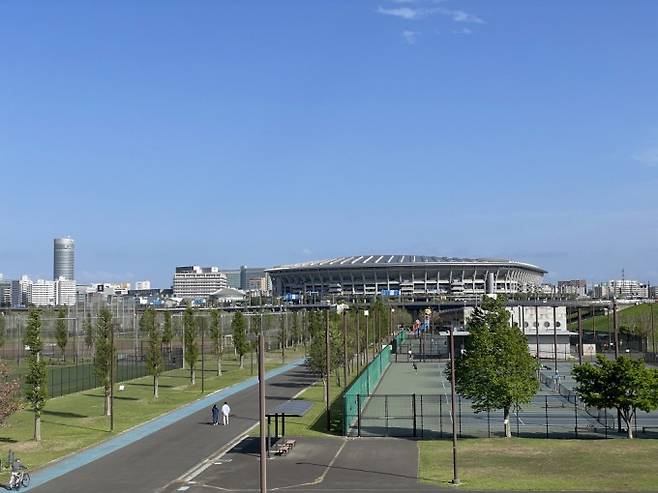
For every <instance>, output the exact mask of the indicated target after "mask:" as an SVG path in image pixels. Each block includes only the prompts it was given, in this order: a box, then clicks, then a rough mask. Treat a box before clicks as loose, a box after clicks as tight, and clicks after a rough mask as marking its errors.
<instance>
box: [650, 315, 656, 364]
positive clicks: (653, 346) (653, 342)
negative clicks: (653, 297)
mask: <svg viewBox="0 0 658 493" xmlns="http://www.w3.org/2000/svg"><path fill="white" fill-rule="evenodd" d="M654 303H655V302H654ZM654 303H651V305H649V310H651V349H652V351H653V353H654V355H653V356H654V361H655V360H656V328H655V327H654V326H653V305H654Z"/></svg>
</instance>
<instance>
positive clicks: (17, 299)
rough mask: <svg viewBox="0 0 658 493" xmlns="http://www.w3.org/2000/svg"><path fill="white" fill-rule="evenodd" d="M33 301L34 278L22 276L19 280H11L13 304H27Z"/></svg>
mask: <svg viewBox="0 0 658 493" xmlns="http://www.w3.org/2000/svg"><path fill="white" fill-rule="evenodd" d="M31 302H32V280H31V279H30V278H29V277H28V276H21V278H20V280H19V281H11V306H27V305H29V304H30V303H31Z"/></svg>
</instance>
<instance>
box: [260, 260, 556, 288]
mask: <svg viewBox="0 0 658 493" xmlns="http://www.w3.org/2000/svg"><path fill="white" fill-rule="evenodd" d="M267 272H268V273H269V275H270V276H271V278H272V284H273V289H274V294H275V295H278V296H285V295H290V294H293V295H294V294H301V295H310V294H319V295H326V294H339V295H340V294H342V295H348V296H349V295H366V296H368V295H371V296H374V295H376V294H387V295H393V296H400V295H401V296H416V295H421V296H422V295H427V294H438V295H446V296H453V297H472V296H477V295H482V294H485V293H517V292H524V291H534V288H535V287H536V286H539V285H540V284H541V282H542V279H543V277H544V274H546V271H545V270H544V269H541V268H540V267H537V266H535V265H532V264H527V263H524V262H516V261H513V260H501V259H486V258H475V259H471V258H455V257H431V256H430V257H428V256H420V255H361V256H353V257H338V258H333V259H328V260H317V261H312V262H304V263H300V264H291V265H282V266H278V267H273V268H271V269H268V270H267Z"/></svg>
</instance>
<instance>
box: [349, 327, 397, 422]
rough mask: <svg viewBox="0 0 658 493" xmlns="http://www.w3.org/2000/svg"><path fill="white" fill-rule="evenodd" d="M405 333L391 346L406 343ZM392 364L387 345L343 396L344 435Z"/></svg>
mask: <svg viewBox="0 0 658 493" xmlns="http://www.w3.org/2000/svg"><path fill="white" fill-rule="evenodd" d="M404 336H405V332H404V331H401V332H400V333H399V334H397V335H396V336H395V338H394V340H393V341H391V344H392V345H393V346H396V347H397V346H398V345H399V344H400V343H401V342H402V341H404ZM390 364H391V345H390V344H389V345H387V346H386V347H385V348H384V349H382V350H381V352H380V353H379V354H378V355H377V356H375V358H374V359H373V360H372V361H371V362H370V364H368V365H367V366H366V367H365V368H364V369H363V371H362V372H361V374H360V375H359V376H358V377H356V379H355V380H354V382H352V385H350V386H349V387H348V388H347V390H346V391H345V393H344V394H343V435H347V433H348V431H349V429H350V427H351V426H352V424H353V423H354V420H356V419H357V417H358V415H359V411H361V410H363V408H364V407H365V405H366V403H367V402H368V398H369V396H370V394H371V393H372V392H374V390H375V388H376V387H377V384H378V383H379V380H380V379H381V378H382V375H383V374H384V372H385V371H386V369H387V368H388V367H389V365H390Z"/></svg>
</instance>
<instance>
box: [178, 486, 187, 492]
mask: <svg viewBox="0 0 658 493" xmlns="http://www.w3.org/2000/svg"><path fill="white" fill-rule="evenodd" d="M189 489H190V487H189V486H181V487H180V488H178V489H177V490H176V491H187V490H189Z"/></svg>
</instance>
